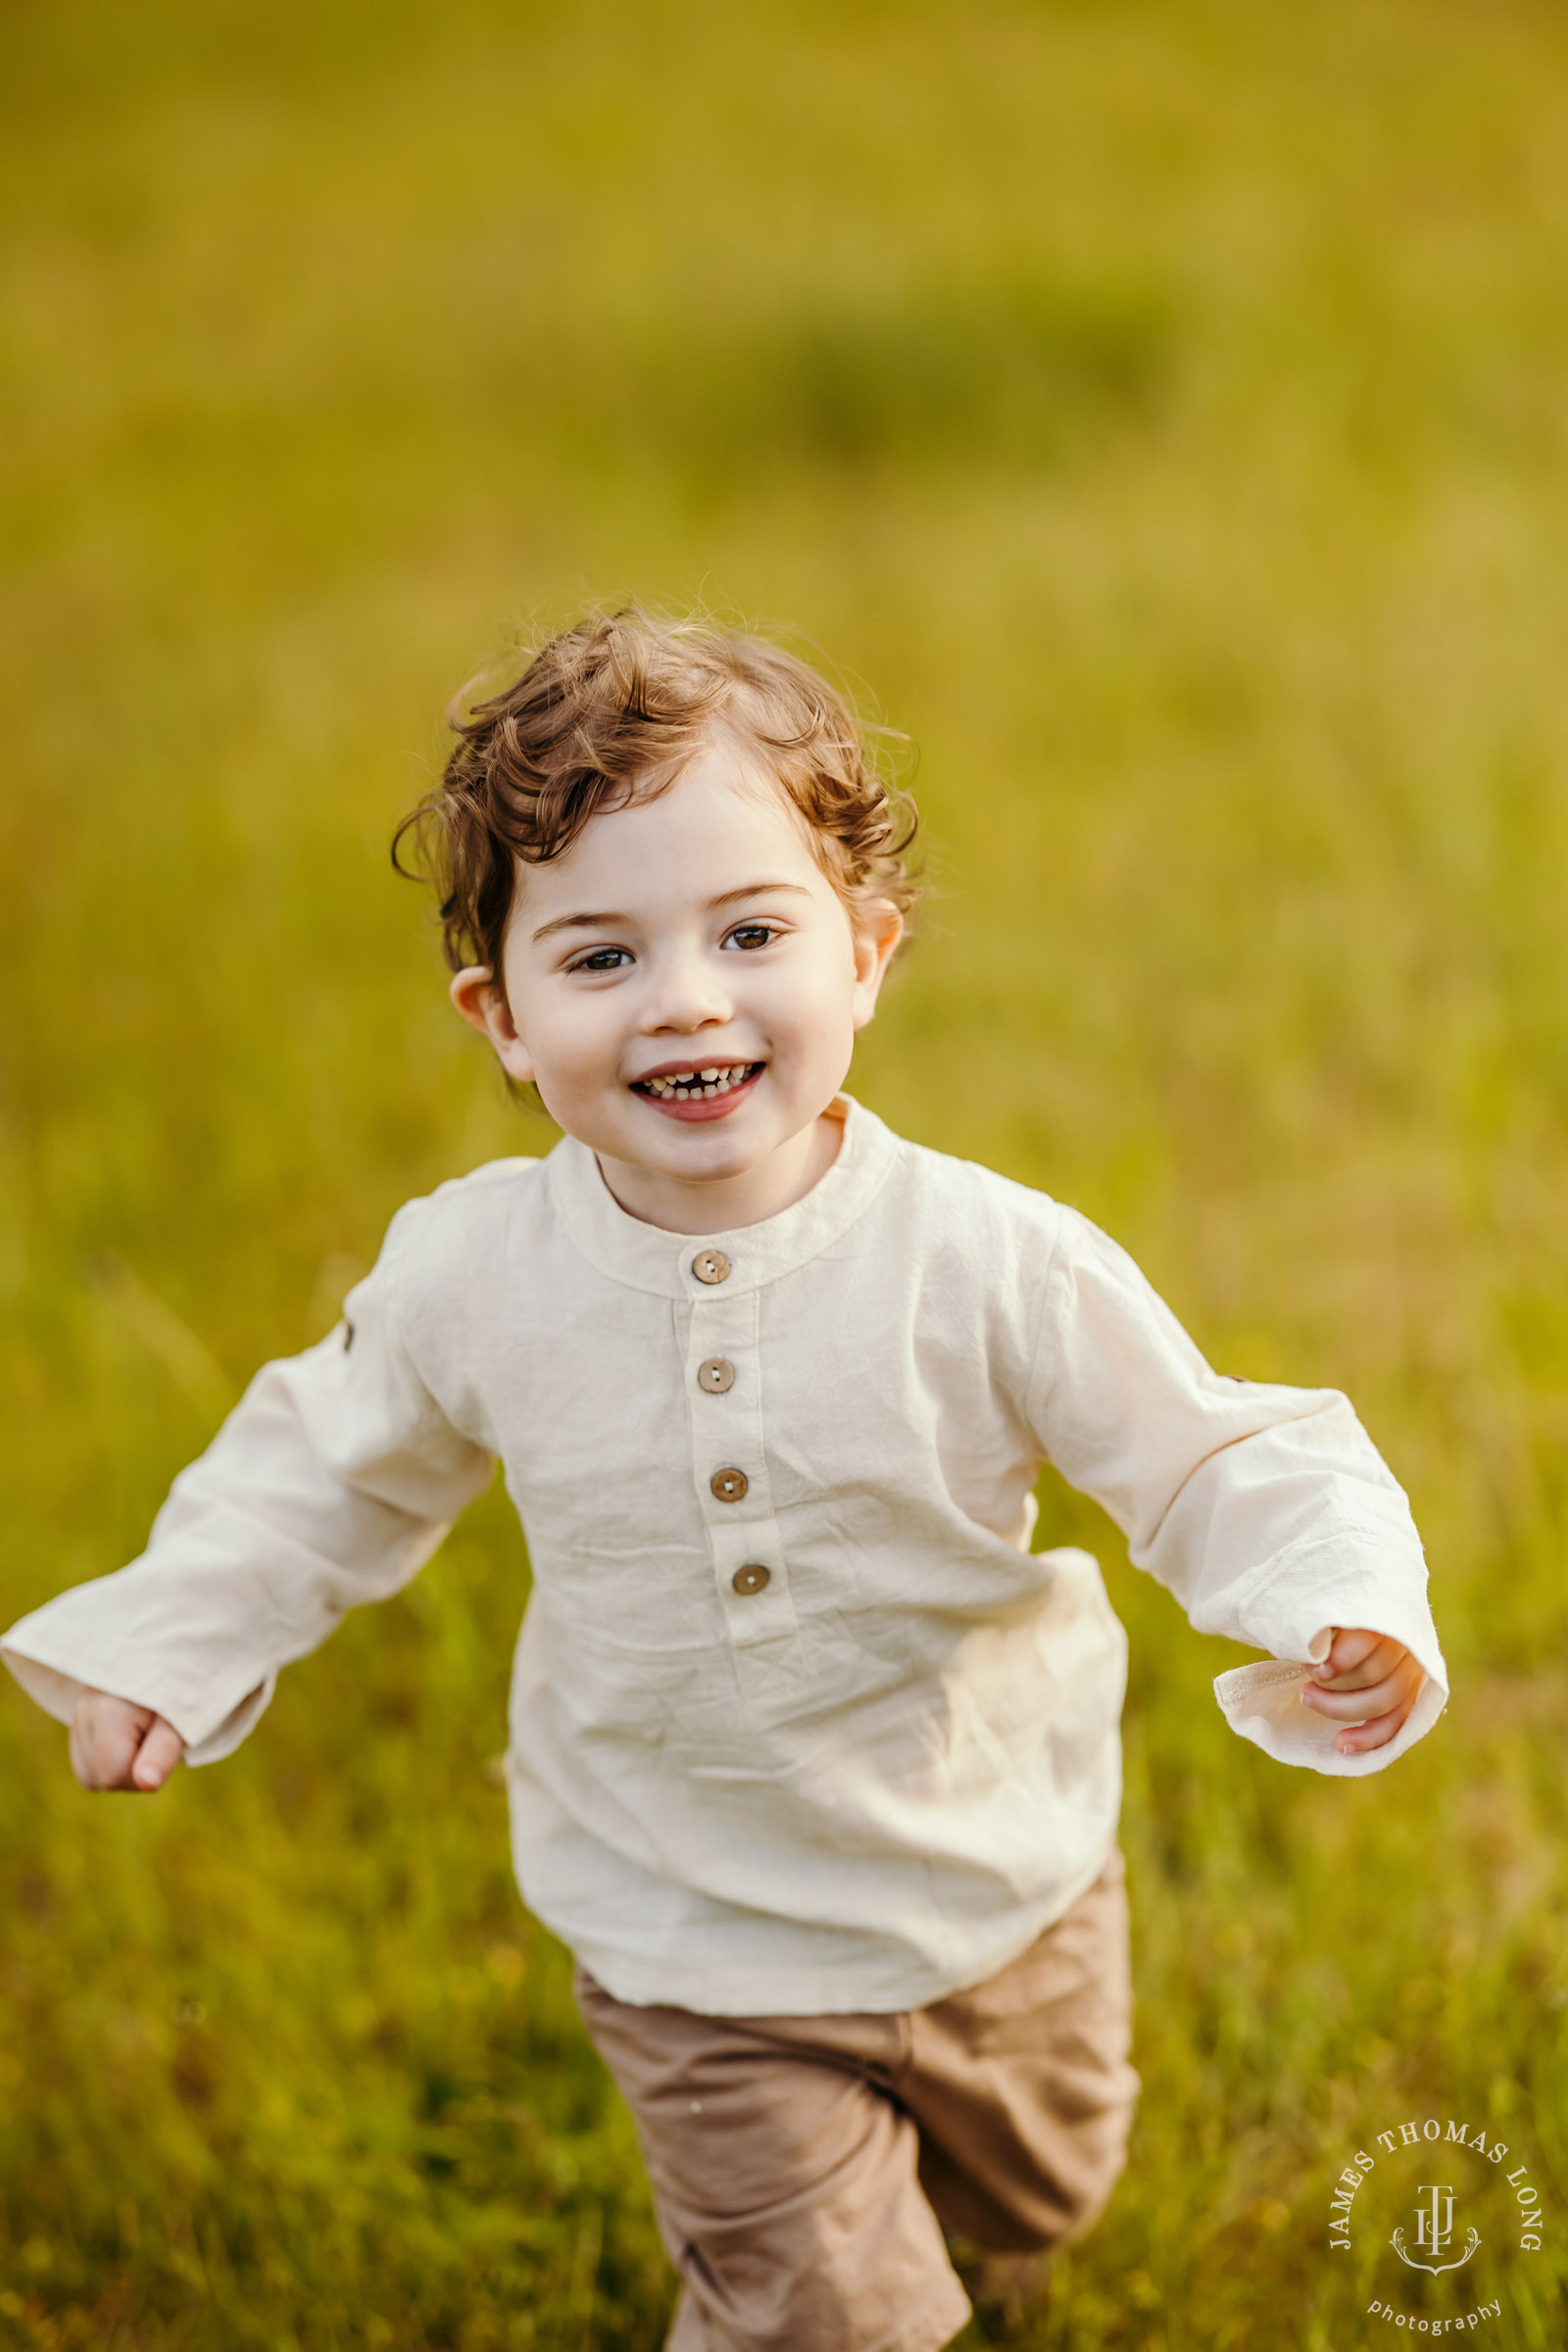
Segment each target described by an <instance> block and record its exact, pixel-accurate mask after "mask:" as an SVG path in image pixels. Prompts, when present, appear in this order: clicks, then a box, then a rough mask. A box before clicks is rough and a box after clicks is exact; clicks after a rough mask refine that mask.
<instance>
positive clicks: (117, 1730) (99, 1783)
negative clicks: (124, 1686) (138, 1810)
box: [71, 1691, 154, 1789]
mask: <svg viewBox="0 0 1568 2352" xmlns="http://www.w3.org/2000/svg"><path fill="white" fill-rule="evenodd" d="M153 1721H154V1716H153V1712H152V1709H151V1708H150V1707H138V1706H136V1705H134V1704H133V1703H132V1702H131V1701H130V1700H129V1699H124V1698H115V1697H113V1696H112V1695H111V1694H110V1693H109V1692H108V1691H82V1692H81V1694H80V1696H79V1697H78V1698H77V1700H76V1703H75V1706H74V1707H73V1710H72V1715H71V1769H72V1771H73V1773H74V1774H75V1776H76V1778H77V1780H78V1781H79V1782H80V1783H81V1785H82V1787H83V1788H84V1789H123V1788H124V1786H125V1785H126V1775H127V1774H128V1772H129V1770H130V1767H131V1764H132V1762H133V1761H134V1758H135V1755H136V1750H137V1747H138V1745H139V1743H140V1741H141V1738H142V1735H143V1733H144V1732H145V1731H146V1730H147V1729H148V1727H149V1726H150V1725H151V1724H152V1722H153Z"/></svg>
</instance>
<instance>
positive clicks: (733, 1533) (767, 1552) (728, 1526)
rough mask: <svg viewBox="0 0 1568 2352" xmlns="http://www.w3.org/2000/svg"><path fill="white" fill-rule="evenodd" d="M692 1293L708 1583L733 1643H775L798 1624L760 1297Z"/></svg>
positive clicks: (691, 1371)
mask: <svg viewBox="0 0 1568 2352" xmlns="http://www.w3.org/2000/svg"><path fill="white" fill-rule="evenodd" d="M692 1293H693V1295H692V1299H691V1323H690V1328H689V1330H688V1333H687V1339H686V1394H687V1408H688V1420H689V1424H690V1428H691V1433H692V1471H693V1477H694V1482H695V1485H696V1489H697V1498H698V1504H699V1507H700V1509H701V1511H702V1515H703V1524H704V1527H705V1529H706V1530H707V1534H708V1543H709V1555H710V1558H711V1563H712V1570H713V1582H714V1586H715V1589H716V1591H717V1593H718V1596H719V1605H720V1607H721V1608H722V1610H723V1613H724V1621H725V1624H726V1626H727V1628H728V1630H729V1635H730V1639H731V1641H732V1642H735V1643H737V1644H744V1645H747V1646H750V1645H751V1644H752V1643H754V1642H777V1641H778V1640H779V1638H780V1637H781V1636H783V1637H785V1638H789V1637H792V1636H793V1635H794V1634H795V1631H796V1626H795V1608H794V1603H793V1602H792V1600H791V1599H790V1593H789V1580H788V1578H787V1576H786V1575H785V1572H784V1556H783V1547H782V1545H781V1544H780V1541H779V1534H778V1527H777V1523H776V1521H775V1519H774V1516H773V1497H772V1493H771V1490H770V1486H769V1481H768V1475H767V1457H766V1454H765V1452H764V1449H763V1443H762V1397H761V1368H760V1360H759V1325H760V1296H759V1293H758V1292H757V1291H756V1290H755V1289H753V1290H747V1291H740V1292H733V1291H729V1290H728V1289H727V1287H726V1286H725V1285H720V1284H714V1283H710V1284H708V1285H707V1286H706V1287H705V1288H703V1289H701V1290H699V1289H698V1288H697V1285H696V1283H694V1284H693V1285H692Z"/></svg>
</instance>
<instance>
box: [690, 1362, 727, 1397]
mask: <svg viewBox="0 0 1568 2352" xmlns="http://www.w3.org/2000/svg"><path fill="white" fill-rule="evenodd" d="M697 1386H698V1387H699V1388H700V1389H706V1390H707V1391H708V1394H709V1395H710V1397H722V1396H723V1394H724V1392H725V1390H726V1389H732V1388H733V1387H734V1386H735V1367H734V1365H733V1364H727V1363H726V1362H725V1361H724V1358H723V1357H722V1356H721V1355H711V1356H710V1357H709V1359H708V1361H707V1363H706V1364H702V1365H700V1366H699V1367H698V1373H697Z"/></svg>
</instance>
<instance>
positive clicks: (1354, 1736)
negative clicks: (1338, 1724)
mask: <svg viewBox="0 0 1568 2352" xmlns="http://www.w3.org/2000/svg"><path fill="white" fill-rule="evenodd" d="M1409 1712H1410V1710H1409V1708H1408V1707H1407V1706H1405V1707H1396V1708H1395V1709H1394V1710H1393V1712H1392V1713H1390V1714H1388V1715H1374V1716H1373V1717H1372V1718H1371V1720H1370V1721H1369V1722H1367V1723H1358V1724H1357V1725H1356V1727H1355V1729H1354V1730H1353V1731H1350V1732H1341V1733H1340V1735H1339V1737H1338V1739H1337V1740H1335V1742H1334V1745H1335V1749H1336V1751H1337V1752H1338V1753H1339V1754H1340V1755H1342V1756H1358V1755H1364V1754H1365V1753H1366V1751H1367V1749H1368V1748H1372V1747H1387V1746H1388V1744H1389V1741H1390V1740H1393V1739H1396V1738H1397V1736H1398V1733H1399V1731H1400V1729H1401V1727H1402V1725H1403V1723H1404V1719H1405V1717H1406V1716H1407V1715H1408V1714H1409Z"/></svg>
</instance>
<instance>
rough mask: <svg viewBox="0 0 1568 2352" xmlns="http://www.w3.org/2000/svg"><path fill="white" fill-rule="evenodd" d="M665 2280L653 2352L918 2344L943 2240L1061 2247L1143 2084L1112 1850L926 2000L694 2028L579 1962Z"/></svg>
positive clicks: (927, 2339) (952, 2279) (1082, 2217)
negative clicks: (993, 1958) (1012, 1939)
mask: <svg viewBox="0 0 1568 2352" xmlns="http://www.w3.org/2000/svg"><path fill="white" fill-rule="evenodd" d="M575 1987H576V1994H577V2000H578V2005H579V2007H580V2008H581V2010H582V2013H583V2017H584V2019H585V2021H586V2023H587V2026H588V2031H589V2032H590V2034H592V2035H593V2037H594V2040H595V2041H596V2043H597V2044H598V2046H599V2050H600V2053H601V2055H602V2056H603V2058H604V2060H605V2063H606V2064H607V2066H608V2067H609V2068H610V2071H611V2073H612V2074H613V2076H614V2078H615V2081H616V2082H617V2083H618V2085H619V2087H620V2090H621V2093H622V2095H623V2096H624V2098H625V2100H626V2103H627V2105H628V2106H629V2107H630V2109H631V2111H632V2114H633V2116H634V2118H635V2119H636V2124H637V2131H638V2135H639V2137H640V2139H641V2141H642V2148H643V2155H644V2159H645V2161H646V2163H647V2166H648V2175H649V2179H650V2180H651V2181H652V2183H653V2191H654V2203H655V2206H656V2208H657V2211H658V2215H659V2225H660V2229H661V2231H662V2235H663V2239H664V2243H665V2245H666V2246H667V2247H668V2249H669V2253H670V2257H671V2260H672V2261H673V2262H674V2264H675V2267H676V2269H677V2271H678V2272H679V2273H680V2277H681V2282H682V2283H681V2295H680V2300H679V2303H678V2304H677V2306H676V2310H675V2317H674V2321H673V2324H672V2326H671V2328H670V2332H669V2336H668V2339H667V2352H936V2348H937V2347H938V2346H939V2345H942V2344H946V2343H948V2342H949V2341H950V2340H951V2339H952V2337H953V2336H955V2335H956V2334H957V2332H958V2330H959V2329H960V2328H961V2327H963V2325H964V2323H965V2321H966V2320H967V2319H968V2317H969V2301H968V2297H967V2296H966V2295H965V2293H964V2291H963V2289H962V2287H961V2286H960V2285H959V2283H958V2279H957V2277H956V2273H955V2271H954V2268H953V2265H952V2263H951V2261H950V2260H949V2257H948V2250H947V2245H946V2242H945V2235H944V2233H947V2234H948V2235H951V2236H953V2237H956V2238H962V2239H966V2240H967V2241H969V2242H970V2243H971V2244H972V2245H974V2246H976V2247H981V2248H987V2249H993V2250H995V2251H997V2252H1003V2253H1005V2252H1014V2251H1023V2250H1025V2249H1029V2248H1035V2247H1045V2246H1052V2245H1055V2244H1058V2243H1059V2242H1060V2241H1061V2240H1062V2239H1064V2238H1068V2237H1075V2236H1077V2235H1078V2234H1079V2233H1080V2232H1081V2231H1083V2230H1085V2229H1088V2228H1089V2227H1090V2225H1091V2223H1093V2222H1094V2221H1095V2220H1096V2219H1097V2217H1098V2216H1099V2214H1100V2212H1101V2210H1102V2208H1103V2205H1104V2203H1105V2200H1106V2198H1107V2197H1108V2196H1109V2194H1110V2191H1111V2189H1112V2187H1113V2186H1114V2184H1115V2180H1116V2177H1117V2175H1118V2174H1119V2172H1120V2171H1121V2167H1122V2161H1123V2157H1124V2154H1125V2151H1126V2144H1127V2132H1128V2128H1129V2126H1130V2124H1131V2122H1132V2113H1133V2103H1134V2101H1135V2099H1136V2097H1137V2095H1138V2077H1137V2076H1136V2075H1135V2074H1134V2072H1133V2070H1132V2068H1131V2067H1130V2066H1129V2065H1128V2063H1127V2049H1128V2041H1129V2035H1130V2026H1131V2015H1132V2000H1131V1992H1130V1981H1129V1973H1128V1962H1127V1898H1126V1890H1125V1887H1124V1884H1123V1868H1122V1858H1121V1855H1120V1853H1119V1852H1116V1851H1114V1850H1113V1851H1112V1854H1111V1857H1110V1860H1109V1862H1108V1863H1107V1864H1106V1866H1105V1869H1104V1871H1103V1873H1102V1875H1101V1877H1100V1879H1099V1880H1098V1881H1097V1882H1096V1884H1095V1885H1094V1886H1093V1887H1090V1889H1089V1891H1088V1892H1087V1893H1086V1894H1083V1895H1081V1896H1080V1897H1079V1899H1078V1901H1077V1902H1076V1903H1074V1904H1073V1905H1072V1907H1071V1909H1070V1910H1068V1911H1067V1912H1066V1913H1065V1914H1064V1915H1063V1916H1062V1918H1060V1919H1059V1920H1057V1921H1056V1922H1055V1924H1054V1926H1053V1927H1050V1928H1048V1929H1047V1930H1046V1932H1045V1934H1044V1935H1043V1936H1041V1937H1040V1938H1039V1940H1038V1941H1037V1942H1035V1943H1033V1944H1032V1945H1031V1946H1030V1948H1029V1949H1028V1950H1027V1951H1026V1952H1024V1953H1023V1954H1021V1956H1020V1957H1019V1958H1018V1959H1016V1960H1014V1961H1012V1962H1011V1963H1010V1964H1009V1965H1008V1966H1007V1967H1006V1968H1005V1969H1003V1970H1002V1971H1001V1972H1000V1974H999V1975H997V1976H994V1977H992V1978H990V1979H988V1980H987V1982H986V1983H985V1984H983V1985H974V1986H972V1987H971V1988H970V1989H969V1990H968V1991H967V1992H958V1993H954V1994H952V1995H950V1996H949V1998H948V1999H946V2000H941V2001H933V2002H932V2004H931V2006H930V2007H929V2008H927V2009H912V2010H902V2011H900V2012H898V2013H896V2014H892V2015H877V2014H867V2015H857V2016H851V2017H745V2018H740V2017H700V2016H697V2015H695V2014H694V2013H693V2012H692V2011H690V2010H687V2009H674V2008H646V2009H645V2008H634V2007H631V2006H629V2005H628V2004H627V2003H625V2002H623V2001H617V2000H614V1999H613V1997H612V1996H611V1995H610V1994H609V1993H608V1992H606V1991H605V1989H604V1987H603V1985H598V1984H596V1983H595V1982H594V1980H593V1978H591V1977H590V1976H588V1975H587V1974H586V1972H585V1971H583V1970H582V1969H579V1970H578V1971H577V1975H576V1980H575Z"/></svg>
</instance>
